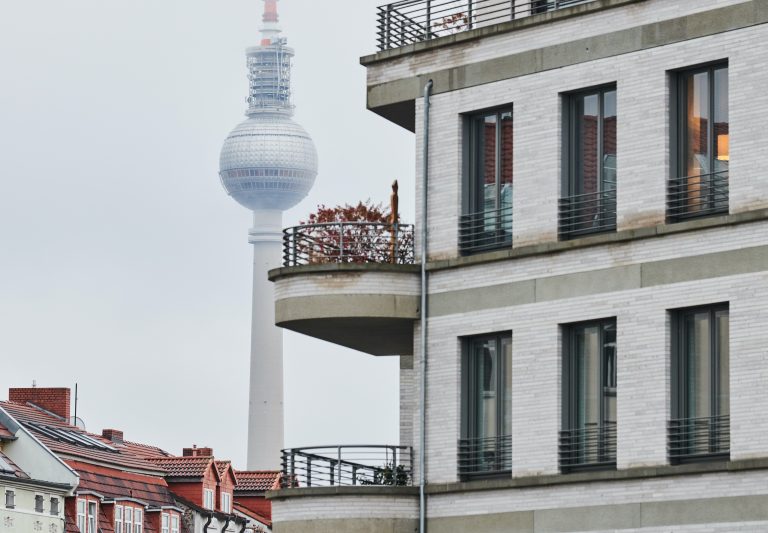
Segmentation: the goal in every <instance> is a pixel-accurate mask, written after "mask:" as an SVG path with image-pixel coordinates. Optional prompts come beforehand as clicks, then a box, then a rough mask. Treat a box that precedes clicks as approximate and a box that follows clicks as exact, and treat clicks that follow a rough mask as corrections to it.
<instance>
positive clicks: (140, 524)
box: [126, 509, 144, 533]
mask: <svg viewBox="0 0 768 533" xmlns="http://www.w3.org/2000/svg"><path fill="white" fill-rule="evenodd" d="M126 533H128V532H126ZM133 533H144V511H142V510H141V509H134V510H133Z"/></svg>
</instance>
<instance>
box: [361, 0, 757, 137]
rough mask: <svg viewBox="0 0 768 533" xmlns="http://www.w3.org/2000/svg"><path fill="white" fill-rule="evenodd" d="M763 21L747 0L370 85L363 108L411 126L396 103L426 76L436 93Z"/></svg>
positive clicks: (415, 91) (416, 92) (412, 96)
mask: <svg viewBox="0 0 768 533" xmlns="http://www.w3.org/2000/svg"><path fill="white" fill-rule="evenodd" d="M766 22H768V3H766V2H764V1H763V0H752V1H749V2H745V3H743V4H737V5H732V6H726V7H722V8H719V9H713V10H710V11H706V12H702V13H694V14H690V15H686V16H684V17H680V18H674V19H670V20H664V21H659V22H656V23H652V24H645V25H642V26H637V27H634V28H629V29H625V30H619V31H615V32H609V33H605V34H602V35H597V36H593V37H588V38H584V39H577V40H574V41H571V42H567V43H561V44H556V45H552V46H547V47H544V48H539V49H536V50H529V51H525V52H520V53H517V54H512V55H508V56H504V57H498V58H493V59H488V60H485V61H479V62H475V63H472V64H468V65H461V66H457V67H453V68H448V69H443V70H435V71H432V72H424V73H421V74H417V75H415V76H412V77H408V78H403V79H399V80H395V81H391V82H386V83H382V84H377V85H371V86H369V87H368V107H369V108H370V109H373V110H378V112H379V113H380V114H382V115H383V116H385V117H386V118H389V119H390V120H394V121H395V122H396V123H398V124H400V125H401V126H403V127H406V128H408V129H412V126H413V119H412V117H408V116H407V114H406V113H404V112H403V109H401V108H400V107H398V104H403V103H404V102H412V101H415V100H417V99H419V98H420V97H421V91H422V89H423V87H424V84H425V83H426V81H427V80H430V79H431V80H432V81H433V82H434V87H433V94H435V95H437V94H442V93H446V92H450V91H457V90H460V89H466V88H469V87H475V86H478V85H483V84H487V83H493V82H497V81H502V80H508V79H510V78H517V77H520V76H526V75H529V74H535V73H539V72H543V71H547V70H552V69H557V68H563V67H567V66H570V65H577V64H580V63H585V62H589V61H594V60H597V59H604V58H608V57H615V56H619V55H623V54H629V53H632V52H639V51H642V50H648V49H651V48H656V47H659V46H665V45H669V44H674V43H678V42H682V41H686V40H690V39H696V38H700V37H706V36H710V35H715V34H718V33H723V32H727V31H732V30H738V29H742V28H747V27H750V26H755V25H758V24H765V23H766ZM478 31H479V30H478ZM497 31H499V30H497ZM507 31H508V30H507ZM499 33H501V32H500V31H499ZM409 105H410V104H409ZM387 107H389V108H390V109H392V113H391V114H392V116H391V117H390V116H388V115H387V114H386V112H385V111H382V109H383V110H386V108H387ZM409 109H410V107H409Z"/></svg>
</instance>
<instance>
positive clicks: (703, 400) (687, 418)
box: [669, 305, 731, 462]
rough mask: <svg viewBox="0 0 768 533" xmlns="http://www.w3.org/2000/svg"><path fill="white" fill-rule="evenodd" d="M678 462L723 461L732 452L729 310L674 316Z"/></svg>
mask: <svg viewBox="0 0 768 533" xmlns="http://www.w3.org/2000/svg"><path fill="white" fill-rule="evenodd" d="M672 326H673V335H672V342H673V347H672V348H673V350H672V385H673V386H672V420H671V421H670V426H669V455H670V459H671V460H672V461H673V462H684V461H686V460H697V459H702V458H713V457H714V458H718V457H723V456H727V455H728V453H729V451H730V437H731V435H730V382H729V379H730V376H729V365H730V349H729V317H728V306H727V305H719V306H713V307H704V308H696V309H686V310H681V311H677V312H675V313H674V315H673V321H672Z"/></svg>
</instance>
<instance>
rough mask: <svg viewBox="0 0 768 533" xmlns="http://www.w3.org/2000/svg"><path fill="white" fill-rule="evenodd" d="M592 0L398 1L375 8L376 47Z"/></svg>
mask: <svg viewBox="0 0 768 533" xmlns="http://www.w3.org/2000/svg"><path fill="white" fill-rule="evenodd" d="M593 1H594V0H401V1H399V2H392V3H389V4H386V5H383V6H380V7H379V14H378V19H379V21H378V31H377V42H378V47H379V50H380V51H382V50H389V49H391V48H399V47H401V46H407V45H409V44H414V43H418V42H421V41H429V40H431V39H437V38H438V37H444V36H446V35H452V34H455V33H461V32H463V31H468V30H472V29H474V28H480V27H483V26H491V25H493V24H498V23H501V22H508V21H511V20H515V19H519V18H523V17H529V16H531V15H538V14H540V13H546V12H547V11H554V10H557V9H562V8H565V7H570V6H574V5H577V4H586V3H589V2H593Z"/></svg>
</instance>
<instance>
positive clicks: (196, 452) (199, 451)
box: [182, 445, 213, 457]
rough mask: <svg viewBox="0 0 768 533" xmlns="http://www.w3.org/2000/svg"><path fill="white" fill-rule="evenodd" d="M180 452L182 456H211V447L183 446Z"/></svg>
mask: <svg viewBox="0 0 768 533" xmlns="http://www.w3.org/2000/svg"><path fill="white" fill-rule="evenodd" d="M182 454H183V455H184V457H213V448H198V447H197V446H196V445H193V446H192V447H191V448H184V451H183V452H182Z"/></svg>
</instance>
